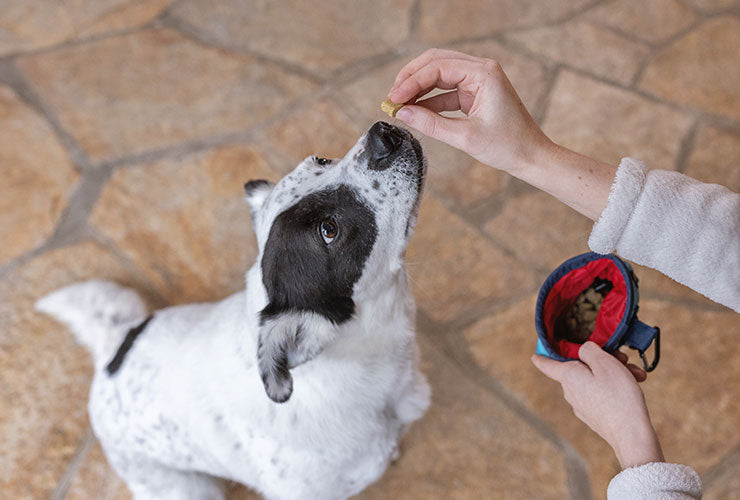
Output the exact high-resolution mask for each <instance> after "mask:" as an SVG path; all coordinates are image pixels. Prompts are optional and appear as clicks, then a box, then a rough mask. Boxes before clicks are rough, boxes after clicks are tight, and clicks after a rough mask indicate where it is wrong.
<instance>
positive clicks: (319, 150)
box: [260, 97, 367, 174]
mask: <svg viewBox="0 0 740 500" xmlns="http://www.w3.org/2000/svg"><path fill="white" fill-rule="evenodd" d="M366 130H367V129H366V128H365V129H363V128H360V127H358V126H357V124H356V123H355V122H354V121H352V120H350V119H349V118H348V117H347V115H346V114H345V113H344V111H343V110H342V108H341V107H340V106H339V104H337V103H336V101H335V100H333V99H332V98H330V97H327V98H323V99H321V100H319V101H317V102H314V103H312V104H311V105H310V106H306V107H304V108H301V109H299V110H297V111H295V112H293V113H291V114H289V115H288V116H286V117H285V118H284V119H282V120H280V121H279V122H278V123H276V124H275V125H273V126H271V127H269V128H268V129H266V130H265V131H264V132H262V133H261V134H260V136H261V137H262V139H261V140H260V143H262V142H263V141H264V142H266V143H268V144H269V145H270V146H271V147H272V149H273V150H276V151H279V152H280V153H283V154H285V155H287V156H288V157H289V158H290V159H292V161H293V162H292V163H289V164H285V165H283V166H284V167H285V168H284V169H281V170H282V173H286V174H287V173H288V172H290V171H291V170H293V169H294V168H295V166H296V165H297V164H298V163H300V162H301V161H303V159H304V158H306V157H307V156H311V155H316V156H320V157H323V158H343V157H344V155H345V154H347V151H349V150H350V148H351V147H352V146H353V145H354V144H355V142H357V139H359V138H360V136H361V135H362V134H363V133H365V131H366Z"/></svg>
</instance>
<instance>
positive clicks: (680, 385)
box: [640, 300, 740, 474]
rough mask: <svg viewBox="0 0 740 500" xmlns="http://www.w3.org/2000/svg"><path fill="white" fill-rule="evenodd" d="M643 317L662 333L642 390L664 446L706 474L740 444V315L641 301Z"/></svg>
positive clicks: (672, 457) (675, 458)
mask: <svg viewBox="0 0 740 500" xmlns="http://www.w3.org/2000/svg"><path fill="white" fill-rule="evenodd" d="M640 318H641V319H643V321H651V322H652V323H654V324H657V325H659V326H660V329H661V334H662V336H661V340H662V342H661V361H660V366H659V367H658V368H657V369H656V370H655V372H653V373H652V374H651V375H650V380H649V383H648V384H646V385H645V386H644V391H645V397H646V398H647V401H648V403H649V405H650V412H651V416H652V419H653V423H654V425H655V428H656V430H657V431H658V435H659V436H661V442H662V444H663V451H664V452H665V455H666V458H667V459H668V460H670V461H675V462H678V463H685V464H690V465H691V466H692V467H694V468H695V469H696V471H697V472H699V474H702V473H704V471H706V470H707V469H708V468H709V467H710V466H712V465H714V464H715V463H716V462H717V461H719V459H720V458H722V457H724V456H725V455H727V454H729V453H730V452H731V451H732V450H734V449H735V448H737V447H738V445H740V437H738V435H737V429H738V427H739V426H740V389H739V388H738V386H737V383H736V381H737V380H738V379H740V350H739V349H738V346H737V333H738V332H739V331H740V316H738V314H737V313H735V312H733V311H729V310H727V311H721V312H709V311H699V310H692V309H691V308H687V307H682V306H679V305H672V304H668V303H664V302H659V301H642V300H641V301H640ZM699 374H700V375H699Z"/></svg>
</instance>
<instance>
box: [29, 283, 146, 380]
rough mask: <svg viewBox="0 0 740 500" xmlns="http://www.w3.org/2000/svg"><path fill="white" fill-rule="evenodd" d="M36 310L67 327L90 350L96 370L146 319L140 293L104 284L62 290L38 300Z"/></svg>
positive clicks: (115, 285) (78, 285) (144, 306)
mask: <svg viewBox="0 0 740 500" xmlns="http://www.w3.org/2000/svg"><path fill="white" fill-rule="evenodd" d="M36 310H37V311H40V312H43V313H45V314H48V315H49V316H52V317H53V318H55V319H56V320H58V321H61V322H62V323H65V324H66V325H67V326H68V327H69V328H70V330H72V332H73V333H74V335H75V337H76V339H77V342H79V343H80V344H82V345H84V346H85V347H87V348H88V349H89V350H90V352H91V353H92V356H93V359H94V360H95V366H96V367H97V366H99V364H100V363H105V362H107V361H108V360H109V358H110V357H111V356H112V355H113V351H115V349H117V348H118V345H119V344H120V342H121V340H122V339H123V336H124V335H125V333H126V331H127V330H128V329H129V328H130V327H131V326H135V324H136V322H139V321H141V320H143V319H144V318H145V317H146V315H147V307H146V305H145V304H144V301H143V300H142V299H141V296H139V294H138V293H136V292H135V291H134V290H132V289H130V288H125V287H122V286H120V285H118V284H116V283H113V282H110V281H101V280H92V281H84V282H81V283H75V284H73V285H69V286H66V287H64V288H60V289H59V290H56V291H54V292H52V293H50V294H49V295H46V296H45V297H43V298H41V299H39V300H38V301H37V302H36Z"/></svg>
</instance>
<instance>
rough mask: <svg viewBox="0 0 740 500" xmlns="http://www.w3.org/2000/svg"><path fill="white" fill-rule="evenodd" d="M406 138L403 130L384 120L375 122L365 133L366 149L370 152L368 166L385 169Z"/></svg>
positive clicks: (373, 168)
mask: <svg viewBox="0 0 740 500" xmlns="http://www.w3.org/2000/svg"><path fill="white" fill-rule="evenodd" d="M405 140H407V137H406V134H405V133H404V131H403V130H401V129H399V128H397V127H394V126H393V125H391V124H389V123H386V122H377V123H376V124H375V125H373V126H372V127H370V130H369V131H368V133H367V149H368V152H369V153H370V161H369V162H368V164H369V168H371V169H372V170H385V169H386V168H388V167H390V166H391V163H392V161H391V160H392V159H393V157H394V155H395V153H397V152H398V151H399V150H400V149H401V146H402V145H403V143H404V141H405Z"/></svg>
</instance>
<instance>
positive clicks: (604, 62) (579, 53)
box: [506, 20, 649, 85]
mask: <svg viewBox="0 0 740 500" xmlns="http://www.w3.org/2000/svg"><path fill="white" fill-rule="evenodd" d="M506 38H507V39H508V40H510V41H512V42H513V43H515V44H517V45H520V46H522V47H524V48H526V49H527V50H531V51H532V52H536V53H538V54H542V55H544V56H547V57H549V58H551V59H553V60H555V61H559V62H561V63H564V64H567V65H569V66H572V67H574V68H578V69H580V70H583V71H587V72H589V73H593V74H594V75H596V76H600V77H602V78H607V79H609V80H613V81H615V82H618V83H621V84H623V85H627V84H629V83H630V82H631V81H632V80H633V79H634V77H635V76H636V75H637V72H638V70H639V69H640V63H641V62H642V61H643V59H645V57H646V56H647V55H648V53H649V49H648V47H647V46H645V45H643V44H641V43H639V42H636V41H634V39H630V38H626V37H624V36H621V35H618V34H616V33H614V32H612V31H609V30H606V29H604V28H602V27H600V26H598V25H595V24H592V23H588V22H585V21H580V20H576V21H572V22H569V23H566V24H559V25H555V26H547V27H543V28H534V29H531V30H526V31H520V32H515V33H512V34H509V35H506Z"/></svg>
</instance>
